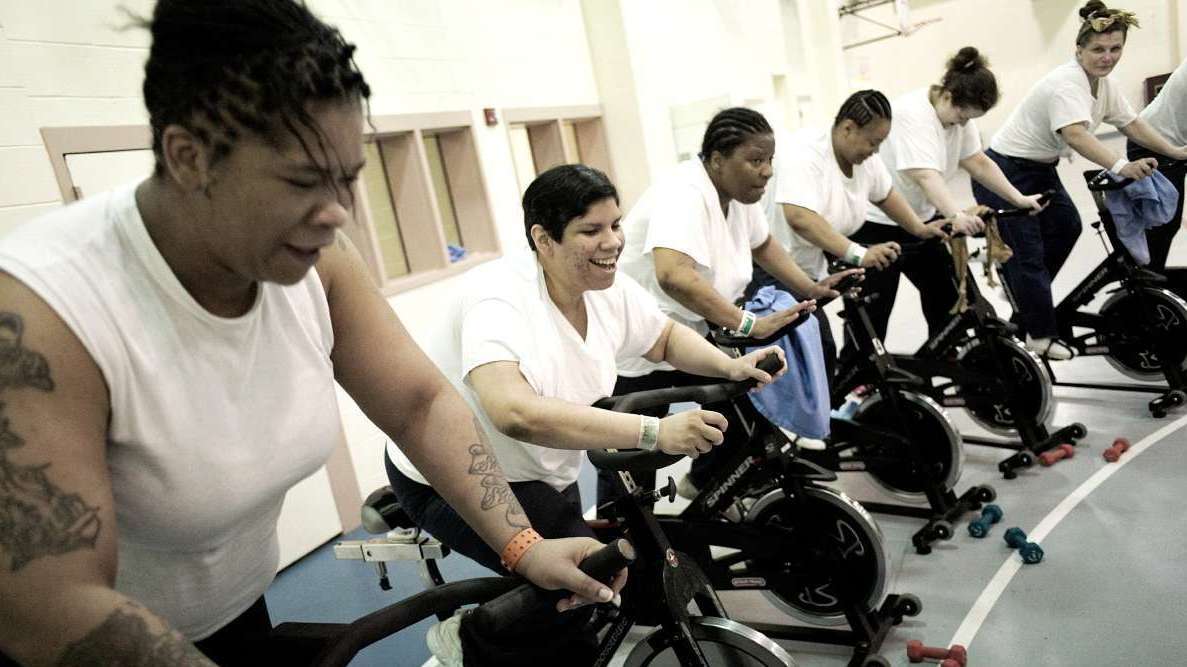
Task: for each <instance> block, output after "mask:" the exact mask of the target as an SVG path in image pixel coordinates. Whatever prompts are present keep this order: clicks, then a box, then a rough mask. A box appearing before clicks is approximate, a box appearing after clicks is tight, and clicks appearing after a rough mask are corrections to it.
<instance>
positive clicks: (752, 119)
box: [599, 107, 851, 499]
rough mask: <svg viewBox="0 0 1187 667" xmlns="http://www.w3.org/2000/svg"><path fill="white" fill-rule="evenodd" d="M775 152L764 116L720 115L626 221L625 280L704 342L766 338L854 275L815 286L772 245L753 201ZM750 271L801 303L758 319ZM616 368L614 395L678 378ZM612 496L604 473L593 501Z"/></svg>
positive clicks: (653, 367)
mask: <svg viewBox="0 0 1187 667" xmlns="http://www.w3.org/2000/svg"><path fill="white" fill-rule="evenodd" d="M774 155H775V135H774V131H773V130H772V129H771V126H770V124H769V123H767V120H766V119H765V118H763V116H762V114H760V113H758V112H757V111H754V110H752V109H746V108H743V107H734V108H730V109H725V110H723V111H720V112H718V113H717V114H716V115H715V116H714V117H713V119H712V120H710V121H709V125H708V127H706V128H705V134H704V137H703V139H702V142H701V151H700V154H699V155H698V156H697V157H695V158H692V159H689V160H687V161H685V162H682V163H680V164H679V165H677V167H676V168H675V170H673V171H672V173H670V174H669V175H667V177H665V178H664V179H663V180H661V181H660V182H658V183H656V184H654V185H652V186H651V187H650V188H649V189H648V190H647V191H646V192H645V193H644V194H643V197H642V198H641V199H640V200H639V202H638V203H636V204H635V206H634V208H632V209H631V210H630V212H629V213H628V214H627V216H626V218H625V219H624V220H623V231H624V232H625V234H626V248H625V249H624V250H623V253H622V258H621V259H620V262H621V264H622V267H623V269H624V270H625V271H626V273H627V275H629V276H631V277H632V278H634V279H635V280H636V281H638V283H639V284H640V285H642V286H643V287H645V288H646V289H647V290H648V291H650V292H651V293H652V294H653V295H654V296H655V298H656V300H657V301H658V302H659V305H660V308H661V309H662V310H663V311H664V312H665V313H666V314H667V315H668V316H669V317H671V318H672V319H674V320H676V321H677V322H680V323H681V324H684V325H686V326H688V327H690V328H692V329H693V330H695V331H696V332H698V333H700V334H701V335H704V334H706V333H708V331H709V325H710V324H715V325H717V326H719V327H724V328H726V329H731V330H737V331H740V332H742V333H744V334H746V335H749V336H753V337H756V338H766V337H768V336H770V335H771V334H773V333H775V332H776V331H778V330H779V329H781V328H783V327H784V326H785V325H787V324H788V323H790V322H791V321H793V320H794V319H796V318H797V317H799V315H800V313H801V312H802V311H806V312H813V311H814V310H815V307H816V306H815V303H816V302H815V299H818V298H831V297H835V296H838V294H837V292H836V291H835V290H833V289H832V286H833V285H835V284H836V283H837V282H838V281H839V280H841V279H842V278H843V277H845V276H846V275H849V273H851V272H843V273H839V274H834V275H832V276H827V277H826V276H818V277H817V278H819V281H817V278H812V277H809V276H808V274H806V273H805V272H804V271H803V270H802V269H800V268H799V267H798V266H796V264H795V262H793V261H792V259H791V257H790V256H789V255H788V254H787V252H786V251H785V250H784V249H783V247H782V246H780V245H779V243H778V242H777V241H775V240H774V239H772V237H771V232H770V227H769V226H768V224H767V219H766V215H765V213H764V212H763V209H762V206H761V205H760V204H759V202H760V201H761V200H762V197H763V194H764V193H765V191H766V186H767V182H768V181H769V180H770V178H771V173H772V172H771V162H772V159H773V158H774ZM755 264H757V265H758V266H760V267H761V268H763V269H764V270H765V271H767V272H768V273H769V274H770V275H771V276H773V277H774V280H775V281H777V282H778V284H779V285H780V286H782V288H785V289H787V290H789V291H790V293H791V294H793V295H794V297H795V298H796V299H799V301H794V305H792V306H791V307H789V308H785V309H781V310H776V311H775V312H772V313H770V314H768V315H765V316H762V317H756V316H755V315H754V314H752V313H749V312H747V311H745V310H743V309H741V308H739V307H738V306H737V305H736V302H737V300H738V299H739V298H740V297H741V296H742V294H743V292H744V290H745V289H746V287H747V285H749V284H750V282H751V279H752V271H753V269H752V266H754V265H755ZM813 326H815V325H813ZM817 354H819V352H817ZM618 370H619V376H620V378H619V382H618V385H617V386H616V387H615V393H626V392H631V391H642V390H645V389H655V388H659V387H665V386H671V383H672V382H674V381H679V380H678V378H679V377H680V376H679V375H677V374H676V373H675V372H674V371H673V369H672V366H670V365H668V364H665V363H653V362H649V361H647V360H645V359H632V360H626V361H624V362H622V363H620V364H619V369H618ZM815 439H816V436H810V437H809V438H808V440H815ZM812 445H813V446H817V447H823V443H819V444H815V442H814V443H812ZM720 449H722V448H720V447H719V448H718V449H716V450H714V451H712V452H709V453H708V454H706V455H705V456H701V457H699V458H697V459H696V460H695V461H694V462H693V473H692V475H691V476H690V478H688V479H686V480H682V483H681V493H682V494H683V495H686V496H689V495H693V494H695V492H696V491H695V487H696V486H697V485H698V484H697V483H698V481H700V479H699V478H700V476H701V474H702V471H704V470H707V469H708V467H709V465H710V462H711V461H712V460H713V458H714V457H716V456H718V451H719V450H720ZM612 495H613V492H612V490H611V487H610V486H608V478H607V476H606V475H605V474H603V476H602V483H601V484H600V485H599V497H600V498H603V499H604V498H608V497H610V496H612Z"/></svg>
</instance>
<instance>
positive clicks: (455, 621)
mask: <svg viewBox="0 0 1187 667" xmlns="http://www.w3.org/2000/svg"><path fill="white" fill-rule="evenodd" d="M461 625H462V616H461V614H454V615H453V616H450V617H449V618H447V619H445V620H444V621H441V622H439V623H437V624H435V625H433V626H432V627H430V628H429V633H428V635H426V636H425V643H426V644H428V645H429V653H432V654H433V657H434V658H436V659H437V664H439V665H441V667H462V638H461V636H459V634H458V633H459V631H460V629H461Z"/></svg>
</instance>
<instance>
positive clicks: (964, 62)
mask: <svg viewBox="0 0 1187 667" xmlns="http://www.w3.org/2000/svg"><path fill="white" fill-rule="evenodd" d="M988 64H989V63H988V61H986V60H985V56H983V55H981V52H980V51H978V50H977V48H976V47H974V46H966V47H964V48H962V49H961V50H959V51H957V52H956V55H954V56H952V59H951V60H949V61H948V71H949V72H967V71H971V70H975V69H977V68H978V67H987V66H988Z"/></svg>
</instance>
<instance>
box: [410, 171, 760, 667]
mask: <svg viewBox="0 0 1187 667" xmlns="http://www.w3.org/2000/svg"><path fill="white" fill-rule="evenodd" d="M523 208H524V227H525V228H526V231H527V237H528V243H529V245H530V246H531V250H532V252H526V251H525V252H520V253H516V254H512V255H509V256H507V257H505V258H503V259H500V260H497V261H494V262H491V263H489V264H486V265H484V266H481V267H478V268H476V269H474V270H473V271H471V272H470V273H469V274H467V276H466V278H465V290H464V291H465V295H464V297H463V303H462V307H461V340H460V347H461V349H460V351H459V352H460V356H461V369H460V372H461V375H462V378H464V383H465V393H466V394H467V398H469V399H470V401H471V403H472V404H474V405H475V407H476V408H477V409H476V413H477V414H478V420H479V425H480V426H481V429H480V431H482V432H484V433H486V434H487V435H489V437H490V441H491V444H492V445H493V448H494V451H495V452H496V453H497V454H498V463H499V464H501V465H502V467H503V471H504V474H505V475H506V477H507V480H508V481H509V482H510V487H511V491H512V492H513V493H514V494H515V496H516V498H517V499H518V501H519V504H520V505H521V506H522V507H523V510H524V512H525V513H526V515H527V517H528V519H529V520H531V522H532V525H533V526H535V527H536V530H537V531H539V533H540V534H541V535H543V536H544V537H548V538H553V537H580V536H593V534H594V533H593V531H592V530H591V529H590V527H589V526H588V525H587V524H586V522H585V519H584V517H583V512H582V503H581V495H580V492H579V491H578V487H577V477H578V471H579V469H580V467H581V461H582V460H583V459H584V458H585V456H584V453H583V451H584V450H587V449H607V448H613V449H633V448H641V449H658V450H660V451H663V452H666V453H668V454H682V455H686V456H690V457H693V458H696V457H697V456H698V455H700V454H703V453H705V452H707V451H709V450H710V449H712V448H713V447H714V446H715V445H717V444H719V443H721V441H722V433H723V432H724V431H725V429H726V427H727V424H726V420H725V418H724V417H723V416H722V415H721V414H719V413H716V412H712V411H709V410H689V411H686V412H681V413H678V414H674V415H671V416H668V417H665V418H663V419H659V418H657V417H652V416H640V415H634V414H623V413H618V412H611V411H608V410H603V409H600V408H594V407H591V405H592V404H593V403H594V402H595V401H597V400H598V399H600V398H602V397H605V396H609V395H612V394H613V393H614V385H615V379H616V377H617V372H616V365H617V363H618V362H620V361H624V360H628V359H632V358H645V359H647V360H650V361H652V362H659V361H666V362H668V363H671V364H672V365H673V366H675V367H677V368H680V369H682V370H684V371H687V372H689V373H694V374H697V375H702V376H712V377H721V378H728V379H730V380H743V379H755V380H758V381H759V383H760V384H766V383H768V382H770V381H771V379H772V378H771V376H769V375H768V374H767V373H765V372H763V371H761V370H758V369H757V368H756V367H755V364H756V362H757V360H759V359H762V358H763V357H765V356H766V355H768V354H771V353H776V354H779V355H780V357H781V358H782V354H781V351H779V350H778V348H766V349H763V350H759V351H756V352H754V353H752V354H748V355H746V356H744V357H740V358H731V357H729V356H727V355H726V354H724V353H723V352H721V351H720V350H718V349H717V348H715V347H713V346H712V345H710V344H709V342H708V341H706V340H705V339H704V338H702V337H701V336H700V335H699V334H697V333H696V332H695V331H693V330H691V329H689V328H688V327H686V326H684V325H682V324H679V323H676V322H674V321H672V320H671V319H669V318H667V317H665V316H664V314H663V313H662V312H661V311H660V309H659V308H658V307H657V306H656V303H655V299H654V298H652V296H651V295H650V294H648V293H647V291H646V290H644V289H643V288H642V287H640V286H639V285H638V284H637V283H636V282H635V281H634V280H632V279H631V278H630V277H629V276H626V275H619V274H618V271H617V267H618V258H619V255H620V254H621V252H622V249H623V246H624V241H623V233H622V229H621V227H620V225H619V220H620V218H621V212H620V211H619V208H618V193H617V191H616V190H615V188H614V186H613V185H612V184H611V183H610V181H609V180H608V179H607V178H606V176H605V175H604V174H603V173H602V172H600V171H598V170H596V169H593V168H590V167H587V166H584V165H562V166H559V167H554V168H552V169H550V170H548V171H546V172H544V173H543V174H541V175H540V176H539V177H537V178H536V179H535V180H534V181H533V182H532V184H531V185H529V186H528V188H527V190H526V191H525V193H524V196H523ZM388 453H389V456H388V461H387V470H388V477H389V479H390V480H391V484H392V489H393V490H394V491H395V493H396V496H397V497H398V498H399V500H400V504H401V506H402V507H403V508H404V509H405V510H406V511H407V512H408V514H409V515H410V516H411V517H412V518H413V519H414V520H415V521H416V522H417V524H418V525H420V526H421V527H423V528H425V529H426V530H428V531H429V532H431V533H432V534H433V535H434V536H436V537H437V538H438V539H440V540H441V541H442V542H444V543H445V544H448V545H449V546H450V547H451V548H453V549H454V550H456V551H458V552H460V553H462V554H464V555H466V556H469V557H470V558H472V559H474V560H476V561H478V562H479V563H482V564H483V565H486V566H487V567H489V568H491V569H493V570H495V571H498V572H502V571H504V570H503V568H502V567H501V565H500V562H499V556H498V554H497V553H495V551H494V550H493V549H491V548H490V546H489V545H488V544H487V543H486V542H484V541H483V540H482V539H481V537H480V536H479V535H478V534H477V533H476V532H474V530H473V529H472V528H470V526H469V525H467V523H466V522H465V520H464V519H463V518H462V517H461V516H460V515H459V514H458V513H457V512H456V511H454V510H453V508H451V507H450V506H449V504H448V503H447V502H446V501H445V499H444V498H442V497H441V496H440V495H439V494H438V493H437V491H436V490H435V489H434V488H433V487H431V486H429V485H428V484H427V483H426V482H425V480H424V478H423V477H422V476H421V475H420V473H419V472H417V470H416V468H415V467H414V466H413V465H412V463H411V462H410V461H409V459H408V458H407V457H406V456H404V455H403V454H402V453H401V452H400V450H398V449H396V448H395V447H389V448H388ZM490 461H491V462H493V459H490ZM476 464H478V465H482V464H483V462H478V461H476ZM565 616H573V614H572V613H571V614H567V615H565ZM565 629H569V630H571V629H572V628H571V627H569V626H564V627H562V628H553V629H552V631H550V632H545V631H542V629H541V628H540V627H538V625H532V626H530V627H524V628H523V631H524V633H525V636H524V638H523V641H516V640H515V638H509V637H503V638H501V639H502V640H503V641H502V643H503V644H509V645H512V646H516V647H517V648H519V649H521V651H520V652H519V653H517V657H518V658H519V659H520V660H522V661H529V660H531V659H533V654H531V653H523V652H522V651H537V650H538V651H550V650H553V649H555V646H554V645H553V644H551V643H550V641H551V639H553V638H554V637H553V636H554V635H559V633H561V632H563V631H564V630H565ZM586 639H589V640H590V641H585V642H582V641H574V642H572V643H569V644H567V645H566V646H565V650H564V653H565V655H566V656H567V658H568V659H569V660H570V661H572V662H573V663H574V664H588V662H589V661H588V660H586V659H585V658H586V657H588V656H589V655H590V654H589V653H588V652H590V651H593V650H595V649H596V642H593V641H592V638H589V637H586ZM430 647H431V648H433V649H434V652H435V653H436V654H437V655H438V658H446V657H447V656H443V655H441V654H440V653H439V652H438V650H439V649H440V648H441V647H439V646H436V645H434V644H432V643H430ZM535 659H538V660H545V661H546V662H551V660H550V659H549V658H548V655H539V656H536V658H535ZM447 664H448V663H447ZM521 664H522V663H521Z"/></svg>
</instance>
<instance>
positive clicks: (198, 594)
mask: <svg viewBox="0 0 1187 667" xmlns="http://www.w3.org/2000/svg"><path fill="white" fill-rule="evenodd" d="M0 268H3V270H5V271H7V272H9V273H10V274H12V275H13V276H14V277H16V278H17V279H18V280H20V281H21V282H22V283H24V284H25V285H27V286H29V288H31V289H32V290H33V291H34V292H36V293H37V295H38V296H40V297H41V298H42V299H43V300H44V301H45V302H46V303H47V304H49V306H50V307H51V308H53V309H54V311H55V312H56V313H57V314H58V315H59V316H60V317H61V318H62V320H63V321H64V322H65V323H66V325H67V326H69V327H70V330H71V331H72V332H73V333H74V334H75V335H76V336H77V337H78V339H79V341H81V342H82V344H83V346H84V347H85V348H86V350H87V352H88V353H89V354H90V356H91V358H92V359H94V361H95V363H96V364H97V366H98V367H99V370H100V372H101V373H102V374H103V379H104V381H105V383H106V385H107V388H108V395H109V397H110V401H111V422H110V423H109V424H108V426H107V449H106V457H107V467H108V470H109V472H110V474H111V486H112V491H113V493H114V497H115V518H116V525H115V526H106V525H105V526H102V530H107V531H111V530H117V531H118V533H119V544H118V554H119V570H118V572H117V573H116V577H115V588H116V590H118V591H120V592H121V593H124V594H126V595H128V596H130V597H132V598H133V599H136V600H139V601H140V602H141V603H143V604H144V605H145V606H147V607H148V608H150V609H152V610H153V612H155V613H157V614H160V615H161V616H162V617H163V618H165V619H166V620H167V621H169V623H170V624H171V625H172V626H173V627H175V628H176V629H177V630H178V631H180V632H181V633H182V634H183V635H184V636H185V637H186V638H187V639H189V640H191V641H196V640H200V639H204V638H205V637H207V636H209V635H210V634H211V633H212V632H214V631H215V630H217V629H218V628H220V627H221V626H223V625H225V624H226V623H228V622H230V621H231V620H233V619H234V618H235V617H236V616H238V615H239V614H241V613H243V612H244V611H245V610H246V609H247V608H248V607H250V606H251V605H252V603H254V602H255V601H256V599H258V598H259V597H260V596H261V595H263V594H264V591H265V590H266V589H267V588H268V585H269V584H270V583H271V582H272V579H273V578H274V577H275V575H276V567H277V562H278V557H279V556H278V554H279V547H278V542H277V537H276V520H277V517H278V516H279V514H280V508H281V503H282V502H283V501H284V496H285V493H286V492H287V491H288V489H289V488H290V487H292V486H293V485H294V484H296V483H297V482H299V481H301V480H302V479H304V478H305V477H308V476H309V475H310V474H312V473H313V472H314V471H316V470H317V469H318V468H319V467H320V466H321V465H322V464H323V463H325V461H326V459H327V458H328V457H329V455H330V452H331V451H332V450H333V448H334V446H335V445H336V444H337V443H338V442H339V440H340V439H341V429H342V421H341V416H340V415H339V412H338V404H337V395H336V393H335V389H334V369H333V365H332V363H331V361H330V353H331V351H332V350H333V347H334V333H333V327H332V326H331V324H330V311H329V306H328V304H327V301H326V295H325V290H324V289H323V288H322V284H321V280H320V279H319V278H318V275H317V272H316V271H309V273H308V274H306V276H305V277H304V278H303V279H301V280H300V281H299V282H297V283H296V284H294V285H289V286H284V285H278V284H276V283H261V284H260V286H259V289H258V290H257V297H256V302H255V304H254V305H253V306H252V307H251V310H249V311H248V312H247V313H245V314H243V315H241V316H239V317H233V318H228V317H218V316H215V315H212V314H211V313H210V312H208V311H207V310H205V309H204V308H203V307H202V306H201V305H199V304H198V302H197V301H195V300H194V298H193V297H192V296H191V295H190V294H189V292H187V291H186V289H185V288H184V287H183V286H182V284H181V283H180V282H179V281H178V279H177V276H176V275H175V274H174V273H173V271H172V269H171V268H170V267H169V265H168V263H166V261H165V259H164V257H162V256H161V253H160V251H158V250H157V247H156V245H155V244H154V243H153V241H152V239H151V238H150V237H149V235H148V232H147V230H146V229H145V226H144V222H143V221H142V220H141V218H140V213H139V211H138V210H137V207H136V200H135V188H134V187H133V186H126V187H123V188H120V189H118V190H115V191H114V192H110V193H104V194H100V195H95V196H92V197H88V198H87V199H84V200H83V201H81V202H78V203H76V204H71V205H70V206H67V207H65V208H62V209H59V210H57V211H54V212H52V213H50V214H48V215H46V216H45V217H43V218H41V219H39V220H36V221H34V222H31V223H29V224H27V225H24V226H22V227H21V228H19V229H17V230H15V231H14V232H12V233H11V234H10V235H8V236H6V237H5V238H4V242H3V244H0ZM51 472H52V471H51ZM66 490H67V491H69V490H70V489H69V488H67V489H66ZM88 500H89V501H94V500H95V498H93V497H92V498H87V497H85V496H84V498H83V501H84V503H85V502H86V501H88ZM47 509H48V508H47ZM54 509H55V512H54V514H53V516H57V517H58V520H60V521H62V522H64V526H63V528H70V529H71V530H79V531H80V532H85V531H86V529H87V525H88V524H87V523H86V521H85V520H84V518H83V515H85V513H86V511H87V510H88V508H87V507H85V506H84V507H71V508H67V507H66V506H65V505H63V506H62V507H60V508H57V507H56V508H54ZM66 510H72V511H77V512H78V513H79V515H76V516H73V517H71V516H70V513H71V512H69V511H66ZM62 515H64V516H62Z"/></svg>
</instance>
